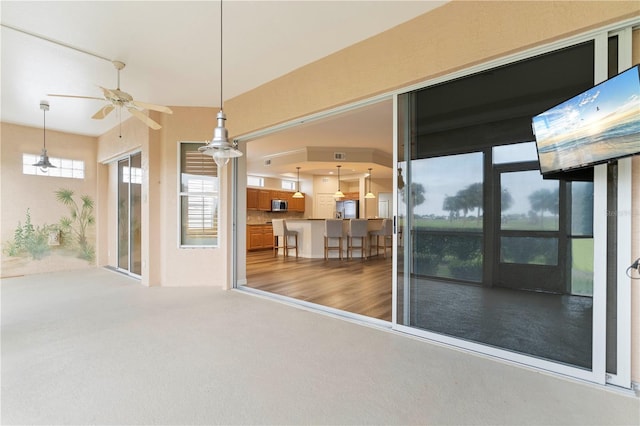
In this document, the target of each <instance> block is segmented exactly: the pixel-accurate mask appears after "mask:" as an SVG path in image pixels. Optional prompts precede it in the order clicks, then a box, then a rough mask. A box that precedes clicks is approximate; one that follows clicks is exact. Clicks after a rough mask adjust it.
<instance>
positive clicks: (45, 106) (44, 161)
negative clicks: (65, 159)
mask: <svg viewBox="0 0 640 426" xmlns="http://www.w3.org/2000/svg"><path fill="white" fill-rule="evenodd" d="M40 109H41V110H42V154H40V161H38V162H37V163H35V164H34V166H36V167H40V170H42V171H43V172H44V173H46V172H47V169H48V168H54V169H55V168H56V166H54V165H53V164H51V163H50V162H49V156H48V155H47V111H49V102H48V101H40Z"/></svg>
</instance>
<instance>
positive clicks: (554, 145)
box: [533, 65, 640, 174]
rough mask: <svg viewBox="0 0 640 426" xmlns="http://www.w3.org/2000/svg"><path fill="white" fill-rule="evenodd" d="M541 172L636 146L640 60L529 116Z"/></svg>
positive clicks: (629, 151) (596, 159)
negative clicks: (620, 71)
mask: <svg viewBox="0 0 640 426" xmlns="http://www.w3.org/2000/svg"><path fill="white" fill-rule="evenodd" d="M533 133H534V134H535V137H536V146H537V149H538V159H539V160H540V172H541V173H542V174H548V173H557V172H562V171H568V170H573V169H579V168H583V167H589V166H593V165H595V164H598V163H604V162H607V161H609V160H613V159H616V158H621V157H626V156H629V155H634V154H637V153H638V152H640V66H638V65H636V66H634V67H633V68H630V69H628V70H626V71H624V72H622V73H620V74H618V75H616V76H615V77H612V78H610V79H608V80H606V81H604V82H602V83H600V84H598V85H596V86H594V87H593V88H591V89H589V90H587V91H585V92H583V93H581V94H579V95H577V96H574V97H573V98H571V99H568V100H566V101H564V102H562V103H561V104H558V105H556V106H554V107H553V108H550V109H548V110H547V111H545V112H543V113H541V114H538V115H536V116H535V117H533Z"/></svg>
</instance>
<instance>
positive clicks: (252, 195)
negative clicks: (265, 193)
mask: <svg viewBox="0 0 640 426" xmlns="http://www.w3.org/2000/svg"><path fill="white" fill-rule="evenodd" d="M247 210H258V190H257V189H255V188H247Z"/></svg>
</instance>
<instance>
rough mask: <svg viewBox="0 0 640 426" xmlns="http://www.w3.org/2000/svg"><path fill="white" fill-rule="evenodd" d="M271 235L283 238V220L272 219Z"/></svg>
mask: <svg viewBox="0 0 640 426" xmlns="http://www.w3.org/2000/svg"><path fill="white" fill-rule="evenodd" d="M271 224H272V225H273V235H277V236H283V235H284V230H285V224H284V219H272V220H271Z"/></svg>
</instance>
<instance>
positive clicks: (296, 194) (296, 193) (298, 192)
mask: <svg viewBox="0 0 640 426" xmlns="http://www.w3.org/2000/svg"><path fill="white" fill-rule="evenodd" d="M296 169H297V171H298V185H297V188H298V189H297V190H296V192H295V193H294V194H293V196H292V198H304V194H303V193H302V192H300V167H296Z"/></svg>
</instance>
